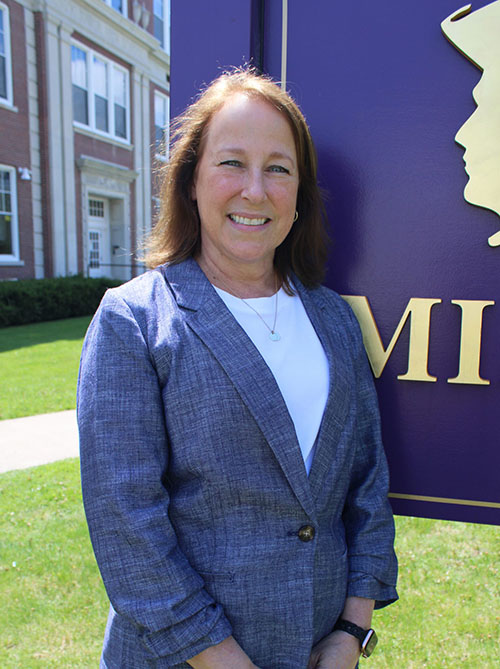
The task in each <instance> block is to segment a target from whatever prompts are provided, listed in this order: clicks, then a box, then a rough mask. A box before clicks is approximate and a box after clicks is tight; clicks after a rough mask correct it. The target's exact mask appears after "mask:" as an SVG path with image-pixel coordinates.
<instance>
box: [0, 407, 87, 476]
mask: <svg viewBox="0 0 500 669" xmlns="http://www.w3.org/2000/svg"><path fill="white" fill-rule="evenodd" d="M78 455H79V452H78V429H77V425H76V411H74V410H73V411H60V412H58V413H47V414H42V415H40V416H28V417H26V418H13V419H11V420H0V472H7V471H10V470H11V469H24V468H26V467H36V466H37V465H44V464H46V463H47V462H55V461H56V460H63V459H64V458H76V457H78Z"/></svg>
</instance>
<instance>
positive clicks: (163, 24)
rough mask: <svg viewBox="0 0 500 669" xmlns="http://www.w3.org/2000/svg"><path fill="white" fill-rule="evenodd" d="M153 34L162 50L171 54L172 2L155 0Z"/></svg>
mask: <svg viewBox="0 0 500 669" xmlns="http://www.w3.org/2000/svg"><path fill="white" fill-rule="evenodd" d="M153 32H154V36H155V37H156V39H157V40H158V41H159V42H160V46H161V48H162V49H163V50H164V51H166V52H167V53H170V0H153Z"/></svg>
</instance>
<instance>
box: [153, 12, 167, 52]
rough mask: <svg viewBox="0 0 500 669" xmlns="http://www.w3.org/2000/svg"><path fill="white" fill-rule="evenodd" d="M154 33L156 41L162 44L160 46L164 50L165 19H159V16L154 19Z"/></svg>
mask: <svg viewBox="0 0 500 669" xmlns="http://www.w3.org/2000/svg"><path fill="white" fill-rule="evenodd" d="M153 23H154V33H155V37H156V39H157V40H158V41H159V42H160V46H161V47H162V48H164V46H165V43H164V42H165V40H164V37H165V36H164V30H163V19H161V18H158V16H156V14H155V17H154V22H153Z"/></svg>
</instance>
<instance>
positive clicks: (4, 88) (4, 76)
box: [0, 56, 7, 98]
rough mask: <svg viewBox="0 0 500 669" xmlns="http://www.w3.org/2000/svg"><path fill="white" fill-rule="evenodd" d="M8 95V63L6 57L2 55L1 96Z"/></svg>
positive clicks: (0, 60) (0, 69)
mask: <svg viewBox="0 0 500 669" xmlns="http://www.w3.org/2000/svg"><path fill="white" fill-rule="evenodd" d="M6 97H7V63H6V62H5V58H4V57H3V56H0V98H6Z"/></svg>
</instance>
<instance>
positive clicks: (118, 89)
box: [113, 68, 127, 107]
mask: <svg viewBox="0 0 500 669" xmlns="http://www.w3.org/2000/svg"><path fill="white" fill-rule="evenodd" d="M126 97H127V87H126V75H125V72H122V71H121V70H117V69H116V68H113V98H114V102H115V103H116V104H118V105H121V106H122V107H126V106H127V100H126Z"/></svg>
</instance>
